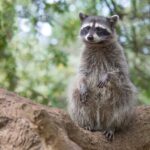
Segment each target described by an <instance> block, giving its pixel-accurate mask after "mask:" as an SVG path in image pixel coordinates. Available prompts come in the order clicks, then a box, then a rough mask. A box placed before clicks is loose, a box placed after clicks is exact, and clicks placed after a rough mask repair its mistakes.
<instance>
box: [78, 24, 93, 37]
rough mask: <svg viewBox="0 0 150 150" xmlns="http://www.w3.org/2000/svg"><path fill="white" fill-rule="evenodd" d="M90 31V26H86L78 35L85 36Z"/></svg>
mask: <svg viewBox="0 0 150 150" xmlns="http://www.w3.org/2000/svg"><path fill="white" fill-rule="evenodd" d="M90 29H91V27H90V26H86V27H85V28H83V29H82V30H81V32H80V34H81V35H86V34H87V33H88V32H89V30H90Z"/></svg>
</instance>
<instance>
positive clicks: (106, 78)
mask: <svg viewBox="0 0 150 150" xmlns="http://www.w3.org/2000/svg"><path fill="white" fill-rule="evenodd" d="M109 80H110V77H109V75H108V74H104V75H103V76H102V77H101V80H100V81H99V83H98V85H97V86H98V87H99V88H103V87H105V86H106V85H107V83H108V81H109Z"/></svg>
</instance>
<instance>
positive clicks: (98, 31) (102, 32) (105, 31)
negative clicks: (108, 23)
mask: <svg viewBox="0 0 150 150" xmlns="http://www.w3.org/2000/svg"><path fill="white" fill-rule="evenodd" d="M96 32H97V34H98V35H101V36H102V35H110V33H109V32H108V31H107V29H103V28H100V27H96Z"/></svg>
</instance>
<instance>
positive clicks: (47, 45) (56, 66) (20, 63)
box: [0, 0, 150, 108]
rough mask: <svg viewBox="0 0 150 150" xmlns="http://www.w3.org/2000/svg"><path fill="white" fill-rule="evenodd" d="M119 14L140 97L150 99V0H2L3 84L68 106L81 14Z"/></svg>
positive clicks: (0, 47)
mask: <svg viewBox="0 0 150 150" xmlns="http://www.w3.org/2000/svg"><path fill="white" fill-rule="evenodd" d="M79 12H85V13H87V14H94V15H113V14H118V15H119V16H120V23H119V25H118V26H117V33H118V34H119V41H120V43H121V44H122V45H123V46H124V48H125V54H126V56H127V59H128V63H129V67H130V72H131V79H132V81H133V82H134V84H135V85H136V86H137V88H138V90H139V97H138V98H139V102H140V103H146V104H150V49H149V48H150V35H149V32H150V4H149V1H148V0H143V1H142V3H141V1H140V0H122V1H119V0H87V1H84V0H76V1H72V0H15V1H14V0H1V1H0V74H1V75H0V86H1V87H4V88H7V89H8V90H11V91H15V92H17V93H19V94H21V95H22V96H25V97H28V98H31V99H33V100H35V101H37V102H40V103H43V104H45V105H50V106H54V107H61V108H65V106H66V102H65V99H66V89H67V85H68V83H69V82H70V79H71V77H72V75H74V74H75V71H76V67H77V65H78V64H79V53H80V51H81V42H80V40H79V39H78V33H79V27H80V22H79V19H78V13H79Z"/></svg>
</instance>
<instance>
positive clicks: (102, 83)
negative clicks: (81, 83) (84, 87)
mask: <svg viewBox="0 0 150 150" xmlns="http://www.w3.org/2000/svg"><path fill="white" fill-rule="evenodd" d="M106 84H107V82H106V81H100V82H99V83H98V85H97V86H98V87H99V88H103V87H105V86H106Z"/></svg>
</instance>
